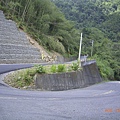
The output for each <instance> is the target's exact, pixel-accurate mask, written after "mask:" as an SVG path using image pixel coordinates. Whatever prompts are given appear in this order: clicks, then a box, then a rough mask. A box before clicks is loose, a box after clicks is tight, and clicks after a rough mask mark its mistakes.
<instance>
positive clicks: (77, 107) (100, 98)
mask: <svg viewBox="0 0 120 120" xmlns="http://www.w3.org/2000/svg"><path fill="white" fill-rule="evenodd" d="M1 80H2V75H0V120H120V82H118V81H114V82H106V83H100V84H97V85H93V86H90V87H87V88H82V89H75V90H68V91H57V92H55V91H54V92H53V91H52V92H50V91H25V90H19V89H15V88H11V87H9V86H6V85H4V83H3V82H2V81H1Z"/></svg>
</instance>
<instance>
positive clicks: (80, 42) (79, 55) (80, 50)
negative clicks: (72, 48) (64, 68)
mask: <svg viewBox="0 0 120 120" xmlns="http://www.w3.org/2000/svg"><path fill="white" fill-rule="evenodd" d="M81 46H82V33H81V38H80V46H79V57H78V60H79V61H80V66H81V60H80V56H81Z"/></svg>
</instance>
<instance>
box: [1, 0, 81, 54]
mask: <svg viewBox="0 0 120 120" xmlns="http://www.w3.org/2000/svg"><path fill="white" fill-rule="evenodd" d="M0 9H2V10H3V11H4V13H5V14H6V17H7V18H9V19H13V20H15V21H16V22H17V23H18V27H19V28H21V29H23V30H24V31H26V32H28V33H29V34H30V35H31V36H32V37H34V38H35V39H36V40H37V41H38V42H39V43H40V44H41V45H42V46H44V47H46V48H47V49H48V50H54V51H57V52H59V53H61V54H66V53H68V52H69V54H70V55H73V54H76V51H77V50H78V46H77V42H76V41H78V40H79V38H78V32H79V31H78V30H77V29H75V27H74V23H73V22H71V21H68V20H67V19H66V18H65V16H64V14H63V13H62V12H60V10H59V9H58V8H57V7H56V6H55V5H54V3H52V2H51V1H50V0H17V1H16V0H5V1H4V0H1V2H0ZM76 34H77V35H76ZM73 39H74V41H73ZM75 46H76V47H75Z"/></svg>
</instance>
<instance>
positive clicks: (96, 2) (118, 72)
mask: <svg viewBox="0 0 120 120" xmlns="http://www.w3.org/2000/svg"><path fill="white" fill-rule="evenodd" d="M51 1H53V2H54V3H55V4H56V5H57V6H58V7H59V8H60V10H61V11H62V12H63V13H64V14H65V16H66V18H67V19H69V20H72V21H75V23H76V27H77V28H79V29H80V31H81V32H83V44H82V54H83V55H84V54H88V55H89V57H91V58H93V59H96V60H97V64H98V66H99V69H100V72H101V75H102V77H103V78H105V79H106V78H108V79H112V80H113V79H116V80H120V52H119V51H120V27H119V26H120V1H119V0H51ZM92 41H94V44H93V47H92Z"/></svg>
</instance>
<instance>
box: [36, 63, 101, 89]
mask: <svg viewBox="0 0 120 120" xmlns="http://www.w3.org/2000/svg"><path fill="white" fill-rule="evenodd" d="M101 81H102V79H101V77H100V75H99V71H98V68H97V65H96V63H91V64H89V65H84V66H83V70H81V71H76V72H68V73H59V74H37V75H36V80H35V85H36V88H38V89H42V90H50V91H57V90H68V89H77V88H83V87H86V86H89V85H92V84H95V83H99V82H101Z"/></svg>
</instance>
